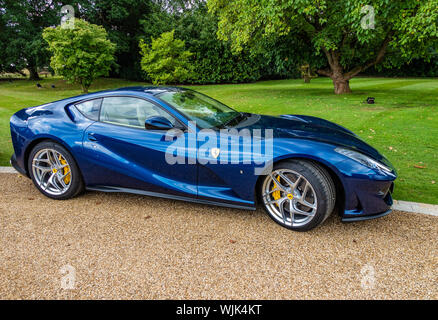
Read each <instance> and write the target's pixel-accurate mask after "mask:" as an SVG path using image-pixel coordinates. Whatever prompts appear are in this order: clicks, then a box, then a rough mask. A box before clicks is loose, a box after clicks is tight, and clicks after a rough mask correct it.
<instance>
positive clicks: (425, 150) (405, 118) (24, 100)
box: [0, 78, 438, 204]
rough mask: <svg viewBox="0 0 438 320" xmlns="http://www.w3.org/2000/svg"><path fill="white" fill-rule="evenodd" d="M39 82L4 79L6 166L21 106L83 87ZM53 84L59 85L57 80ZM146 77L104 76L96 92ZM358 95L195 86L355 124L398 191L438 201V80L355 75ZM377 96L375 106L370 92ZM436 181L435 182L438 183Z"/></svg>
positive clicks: (307, 87)
mask: <svg viewBox="0 0 438 320" xmlns="http://www.w3.org/2000/svg"><path fill="white" fill-rule="evenodd" d="M40 83H41V84H42V85H43V87H44V88H42V89H37V88H36V82H31V81H27V80H26V81H15V82H13V83H9V82H7V81H2V82H0V165H9V158H10V155H11V154H12V152H13V151H12V145H11V139H10V133H9V118H10V116H11V115H12V114H13V113H14V112H15V111H17V110H19V109H21V108H24V107H28V106H34V105H39V104H43V103H47V102H50V101H53V100H58V99H62V98H65V97H70V96H73V95H77V94H80V89H79V87H77V86H72V85H68V84H66V83H65V82H64V81H62V80H60V79H57V78H48V79H44V80H42V81H40ZM52 83H54V84H55V86H56V88H55V89H52V88H51V87H50V85H51V84H52ZM136 84H143V83H136V82H129V81H124V80H119V79H100V80H98V81H96V83H95V84H94V85H93V86H92V88H91V91H96V90H102V89H109V88H117V87H122V86H129V85H136ZM351 87H352V90H353V93H352V94H349V95H342V96H336V95H334V94H333V93H332V84H331V82H330V80H329V79H326V78H318V79H314V80H312V82H311V83H310V84H304V83H303V82H302V80H295V79H294V80H278V81H277V80H276V81H262V82H257V83H251V84H229V85H228V84H227V85H208V86H194V87H193V88H194V89H196V90H199V91H201V92H203V93H206V94H208V95H211V96H212V97H214V98H216V99H218V100H220V101H223V102H224V103H226V104H228V105H229V106H231V107H233V108H235V109H237V110H239V111H246V112H253V113H263V114H271V115H276V114H285V113H294V114H307V115H313V116H317V117H322V118H325V119H327V120H331V121H334V122H336V123H339V124H341V125H343V126H345V127H347V128H348V129H351V130H353V131H354V132H356V133H357V134H358V135H359V136H361V137H362V138H363V139H364V140H365V141H367V142H368V143H370V144H371V145H373V146H374V147H376V148H377V149H378V150H379V151H381V152H382V153H383V154H385V155H386V156H387V157H388V159H389V160H390V161H391V162H392V163H393V164H394V165H395V166H396V168H397V170H398V173H399V179H398V180H397V184H396V188H395V194H394V197H395V198H396V199H399V200H407V201H418V202H426V203H433V204H438V79H408V78H400V79H391V78H356V79H353V80H352V81H351ZM368 96H372V97H375V98H376V104H374V105H368V104H365V103H364V101H365V99H366V97H368ZM435 181H436V182H435Z"/></svg>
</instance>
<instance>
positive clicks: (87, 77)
mask: <svg viewBox="0 0 438 320" xmlns="http://www.w3.org/2000/svg"><path fill="white" fill-rule="evenodd" d="M43 38H44V40H46V41H47V43H48V44H49V50H50V52H51V53H52V54H53V56H52V58H51V60H50V66H51V67H52V68H53V70H55V72H56V73H57V74H59V75H61V76H63V77H64V78H65V79H66V80H67V81H68V82H70V83H78V84H80V85H81V87H82V91H83V92H84V93H87V92H88V88H89V87H90V85H91V83H92V82H93V81H94V80H95V79H96V78H98V77H101V76H107V75H108V73H109V71H110V69H111V66H112V65H113V63H114V51H115V45H114V44H113V43H112V42H111V41H109V40H108V38H107V33H106V31H105V29H104V28H102V27H100V26H97V25H95V24H91V23H88V22H86V21H84V20H80V19H75V21H74V27H73V28H64V27H62V26H58V27H56V28H46V29H45V30H44V32H43Z"/></svg>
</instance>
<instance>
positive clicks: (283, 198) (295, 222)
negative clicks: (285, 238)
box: [259, 160, 336, 231]
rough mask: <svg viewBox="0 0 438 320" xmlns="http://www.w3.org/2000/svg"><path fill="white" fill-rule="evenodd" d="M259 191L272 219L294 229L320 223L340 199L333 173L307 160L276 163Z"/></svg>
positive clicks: (314, 225) (307, 228)
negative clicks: (337, 198)
mask: <svg viewBox="0 0 438 320" xmlns="http://www.w3.org/2000/svg"><path fill="white" fill-rule="evenodd" d="M274 179H275V181H274ZM259 195H260V199H261V203H262V204H263V207H264V209H265V211H266V212H267V213H268V215H269V216H270V217H271V219H273V220H274V221H275V222H277V223H278V224H280V225H281V226H283V227H285V228H288V229H291V230H294V231H308V230H311V229H313V228H315V227H317V226H319V225H320V224H321V223H323V222H324V221H325V220H326V219H327V218H328V217H329V216H330V214H331V213H332V212H333V210H334V207H335V203H336V188H335V184H334V182H333V180H332V178H331V177H330V174H329V173H328V172H327V170H326V169H324V168H323V167H322V166H320V165H319V164H317V163H315V162H313V161H305V160H287V161H283V162H280V163H278V164H275V165H274V168H273V170H272V173H271V174H270V175H267V176H266V177H265V178H264V180H263V182H262V183H261V184H260V190H259ZM291 212H292V214H291Z"/></svg>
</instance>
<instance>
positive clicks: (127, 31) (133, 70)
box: [78, 0, 163, 80]
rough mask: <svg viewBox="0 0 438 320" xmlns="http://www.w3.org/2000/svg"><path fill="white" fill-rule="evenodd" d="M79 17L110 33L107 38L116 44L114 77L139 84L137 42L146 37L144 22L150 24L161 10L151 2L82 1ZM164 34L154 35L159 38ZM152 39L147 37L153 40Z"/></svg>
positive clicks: (146, 0) (133, 0)
mask: <svg viewBox="0 0 438 320" xmlns="http://www.w3.org/2000/svg"><path fill="white" fill-rule="evenodd" d="M79 3H80V4H81V10H80V11H78V14H80V15H81V17H83V19H85V20H87V21H89V22H90V23H94V24H97V25H101V26H102V27H104V28H105V30H106V31H107V32H108V38H109V39H110V40H111V42H113V43H114V44H116V52H115V55H116V63H117V65H118V66H119V67H118V68H113V70H112V71H111V76H117V77H122V78H125V79H134V80H140V79H141V78H142V72H141V68H140V58H141V57H140V55H139V52H138V42H139V40H140V36H142V35H144V33H143V30H142V27H141V21H142V19H146V20H148V19H149V17H150V16H152V15H153V14H154V13H156V12H157V11H158V10H159V6H158V5H157V4H156V3H155V1H151V0H80V1H79ZM162 32H163V31H161V32H159V33H157V34H154V35H153V36H158V35H159V34H161V33H162ZM150 36H151V35H149V34H148V35H147V37H148V38H150Z"/></svg>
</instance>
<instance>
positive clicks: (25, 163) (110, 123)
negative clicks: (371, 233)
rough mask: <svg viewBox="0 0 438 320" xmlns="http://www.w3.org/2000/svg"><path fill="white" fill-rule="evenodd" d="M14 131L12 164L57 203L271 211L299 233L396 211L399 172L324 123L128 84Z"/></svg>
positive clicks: (42, 113) (51, 110)
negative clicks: (89, 194) (114, 195)
mask: <svg viewBox="0 0 438 320" xmlns="http://www.w3.org/2000/svg"><path fill="white" fill-rule="evenodd" d="M10 126H11V136H12V142H13V146H14V154H13V155H12V158H11V164H12V165H13V166H14V167H15V168H16V169H17V170H18V171H19V172H20V173H21V174H23V175H25V176H27V177H29V178H31V179H32V181H33V183H34V184H35V186H36V188H37V189H38V190H39V191H40V192H41V193H43V194H44V195H46V196H47V197H50V198H53V199H58V200H64V199H70V198H72V197H75V196H77V195H79V194H80V193H82V192H83V191H84V190H97V191H104V192H129V193H136V194H142V195H147V196H158V197H164V198H171V199H175V200H185V201H192V202H198V203H203V204H210V205H219V206H227V207H232V208H240V209H250V210H254V209H256V207H257V206H258V205H261V206H263V207H264V209H265V210H266V212H267V213H268V214H269V216H270V217H271V218H272V219H273V220H274V221H275V222H277V223H278V224H280V225H282V226H283V227H286V228H289V229H292V230H296V231H306V230H310V229H312V228H314V227H316V226H318V225H320V224H321V223H322V222H323V221H324V220H326V219H327V218H328V217H329V216H330V215H331V214H332V213H333V212H337V213H338V214H339V215H340V217H341V218H342V221H345V222H347V221H359V220H366V219H372V218H377V217H381V216H384V215H386V214H388V213H390V212H391V205H392V195H391V194H392V192H393V188H394V180H395V179H396V177H397V175H396V171H395V169H394V167H393V166H392V165H391V163H390V162H389V161H388V160H387V159H386V158H385V157H384V156H382V155H381V154H380V153H379V152H378V151H377V150H375V149H374V148H372V147H371V146H369V145H368V144H366V143H365V142H364V141H362V140H361V139H360V138H359V137H358V136H357V135H355V134H354V133H352V132H351V131H349V130H348V129H345V128H343V127H341V126H339V125H337V124H335V123H332V122H329V121H326V120H323V119H319V118H315V117H310V116H304V115H281V116H266V115H258V114H250V113H242V112H237V111H235V110H233V109H231V108H229V107H227V106H226V105H224V104H222V103H220V102H218V101H216V100H214V99H212V98H210V97H208V96H205V95H203V94H201V93H198V92H196V91H193V90H190V89H185V88H179V87H129V88H121V89H117V90H109V91H101V92H96V93H91V94H87V95H82V96H77V97H72V98H68V99H64V100H61V101H56V102H53V103H49V104H45V105H42V106H37V107H30V108H26V109H22V110H20V111H18V112H17V113H15V114H14V115H13V116H12V117H11V120H10ZM243 132H244V133H245V134H242V133H243ZM260 132H265V133H266V135H264V136H263V135H258V133H260ZM170 133H171V134H170ZM248 133H249V135H250V136H248ZM256 133H257V135H256ZM268 133H269V134H268ZM207 136H208V139H204V138H205V137H207ZM193 137H195V138H193ZM246 137H249V138H248V139H246ZM207 140H208V141H207ZM224 141H225V142H228V143H227V144H225V143H224V144H223V142H224ZM230 141H231V143H230ZM268 147H269V148H268ZM266 150H269V152H267V153H266V152H265V153H264V152H263V151H266ZM267 155H269V156H267ZM230 159H231V161H230Z"/></svg>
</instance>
